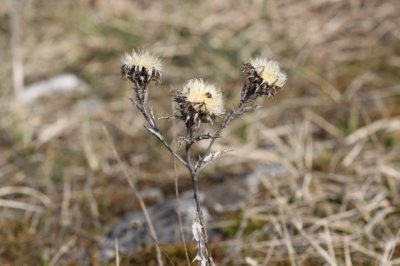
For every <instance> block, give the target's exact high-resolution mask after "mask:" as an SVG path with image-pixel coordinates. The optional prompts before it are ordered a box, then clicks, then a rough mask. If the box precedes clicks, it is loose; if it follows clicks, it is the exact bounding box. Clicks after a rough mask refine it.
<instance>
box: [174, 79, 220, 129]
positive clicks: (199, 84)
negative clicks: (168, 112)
mask: <svg viewBox="0 0 400 266" xmlns="http://www.w3.org/2000/svg"><path fill="white" fill-rule="evenodd" d="M175 101H176V102H177V103H178V107H179V109H180V112H181V114H182V115H183V117H184V119H185V120H186V121H189V120H190V119H191V120H192V121H193V122H195V123H198V122H212V120H214V119H215V118H216V117H218V116H220V115H222V114H223V113H224V107H223V99H222V92H221V90H219V89H217V88H216V87H215V86H214V85H212V84H208V83H206V82H204V81H203V80H202V79H191V80H189V81H188V82H187V83H186V85H185V86H184V87H183V89H182V90H181V91H180V92H179V93H178V95H177V96H176V97H175Z"/></svg>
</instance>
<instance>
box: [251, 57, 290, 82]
mask: <svg viewBox="0 0 400 266" xmlns="http://www.w3.org/2000/svg"><path fill="white" fill-rule="evenodd" d="M250 64H251V66H252V67H254V68H255V69H256V71H257V73H258V75H260V77H261V78H262V79H263V80H264V81H265V82H267V83H268V84H269V85H271V84H275V85H276V86H278V87H283V86H284V85H285V83H286V80H287V76H286V74H285V73H284V72H282V71H281V69H280V66H279V63H278V62H277V61H274V60H268V59H265V58H262V57H257V58H255V59H253V60H251V61H250Z"/></svg>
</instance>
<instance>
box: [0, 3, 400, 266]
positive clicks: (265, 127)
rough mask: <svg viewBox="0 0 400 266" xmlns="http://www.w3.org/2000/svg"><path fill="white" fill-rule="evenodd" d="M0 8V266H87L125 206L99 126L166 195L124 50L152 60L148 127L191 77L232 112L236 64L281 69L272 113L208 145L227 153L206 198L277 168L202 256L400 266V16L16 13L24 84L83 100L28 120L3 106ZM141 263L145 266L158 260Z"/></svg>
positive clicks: (6, 32) (229, 10) (384, 7)
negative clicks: (159, 79) (46, 85)
mask: <svg viewBox="0 0 400 266" xmlns="http://www.w3.org/2000/svg"><path fill="white" fill-rule="evenodd" d="M3 2H4V4H3ZM3 2H2V4H1V5H0V21H1V23H0V38H1V42H0V48H1V49H0V60H1V62H2V64H1V65H2V67H1V68H0V88H1V90H0V97H1V98H0V100H1V105H0V107H1V108H0V264H1V265H82V264H84V261H86V262H85V263H89V262H88V261H90V262H91V263H92V264H94V265H96V263H97V262H98V251H97V247H98V245H99V243H101V241H102V238H103V236H104V234H105V232H106V230H107V229H108V228H109V226H110V225H112V224H114V223H115V222H117V221H118V219H119V218H120V217H122V216H123V215H124V214H125V213H127V212H129V211H132V210H133V209H136V208H138V203H137V201H136V199H135V197H134V195H133V193H132V190H131V189H130V188H129V187H128V186H127V183H126V180H125V179H124V178H123V176H122V172H121V166H120V165H119V164H118V163H117V162H116V161H115V159H114V156H113V154H112V151H111V149H110V146H109V144H108V142H107V140H106V136H105V134H104V128H107V130H108V131H109V132H110V134H111V137H112V139H113V141H114V143H115V146H116V148H117V150H118V151H119V153H120V154H121V156H122V158H123V163H124V164H125V165H126V166H127V167H129V169H130V171H131V172H132V173H134V177H135V182H136V184H137V185H138V186H139V187H140V188H141V189H145V188H149V187H161V188H162V189H163V192H165V193H166V194H169V193H173V176H174V171H173V163H172V161H171V158H170V157H169V156H168V154H167V152H165V151H164V150H163V149H162V148H161V146H160V145H159V144H158V143H157V142H156V140H154V139H153V138H150V137H149V136H148V135H146V132H145V130H144V129H143V127H142V124H143V120H142V119H141V117H140V116H139V115H138V113H137V112H136V110H134V108H133V106H132V105H131V104H130V102H129V101H128V96H129V95H130V93H131V91H130V89H129V85H128V84H127V83H125V82H123V81H122V80H121V79H120V74H119V67H120V57H121V55H122V53H123V52H125V51H129V50H130V49H131V48H132V47H145V48H150V49H151V50H152V51H153V52H155V53H156V54H158V55H159V56H160V57H161V58H163V60H164V62H165V71H164V74H163V83H162V85H161V87H160V89H159V90H153V95H152V101H153V104H156V105H157V107H159V108H158V111H157V112H158V115H161V114H163V113H170V112H171V106H170V105H171V102H170V98H169V97H168V95H170V94H171V91H172V90H175V89H177V88H180V87H181V86H182V85H183V84H184V82H185V81H186V80H187V79H189V78H194V77H202V78H206V79H208V80H210V81H212V82H214V83H216V84H219V85H220V86H221V87H223V89H224V90H225V95H226V97H227V98H228V99H229V100H228V105H229V104H233V102H234V101H235V100H236V99H238V95H239V89H240V84H241V82H242V79H243V77H242V75H241V73H240V68H241V63H242V62H244V61H246V60H247V59H248V58H249V57H251V56H253V55H256V54H259V53H260V54H262V55H264V56H266V57H271V58H275V59H278V60H280V61H281V62H282V64H283V66H284V68H285V69H286V70H287V72H288V76H289V82H288V84H287V85H286V87H285V88H284V90H282V91H281V92H280V93H279V94H278V95H277V97H276V98H275V99H274V100H266V101H264V102H263V103H261V104H262V105H264V106H265V108H262V109H260V110H258V111H256V112H254V113H252V114H250V115H246V116H245V117H243V119H241V120H240V121H236V122H235V123H234V124H233V125H232V127H231V128H230V129H229V130H228V131H226V132H225V138H224V139H223V141H222V142H220V143H223V144H224V145H228V146H230V147H233V148H234V149H235V151H234V152H233V153H231V154H230V155H228V156H226V157H225V158H224V159H221V160H219V161H218V163H215V164H214V165H212V166H211V168H209V169H208V170H207V171H206V173H205V174H204V176H203V178H202V180H201V181H200V183H201V185H202V189H206V188H207V186H212V184H213V181H212V180H213V177H221V176H222V177H223V178H224V179H230V178H235V177H237V176H240V175H242V174H245V173H247V172H248V171H249V170H250V169H252V168H254V167H255V166H256V165H257V164H262V163H267V162H277V163H281V164H284V165H285V166H286V167H287V168H288V169H290V174H289V175H287V176H285V177H283V178H279V179H277V178H269V177H268V176H266V177H264V178H263V188H262V189H263V190H262V191H263V192H262V193H260V194H259V195H257V200H255V201H254V202H253V203H252V204H251V205H250V206H248V207H247V208H246V209H245V210H243V211H242V212H241V213H238V214H236V215H234V216H229V217H221V221H227V223H225V224H228V225H229V224H230V225H232V224H235V226H231V227H229V228H228V229H229V230H227V231H229V232H231V234H230V235H229V236H228V237H227V239H222V240H221V241H220V242H218V243H214V252H215V253H217V257H216V260H217V262H219V263H225V264H235V263H236V264H238V265H346V266H348V265H400V244H399V243H400V240H399V232H400V196H399V193H400V142H399V140H400V76H399V73H400V17H399V16H398V14H399V13H400V2H399V1H397V0H386V1H381V0H368V1H367V0H354V1H353V0H352V1H345V0H307V1H306V0H304V1H297V0H280V1H277V0H275V1H272V0H271V1H257V0H254V1H227V0H226V1H225V0H222V1H213V0H204V1H201V2H196V1H178V0H171V1H127V0H114V1H106V0H94V1H87V3H86V2H84V1H44V0H33V1H27V0H25V1H21V3H22V4H21V6H20V7H19V11H18V18H19V21H20V28H19V29H20V42H19V43H20V45H21V51H22V59H23V70H24V77H25V84H28V85H29V84H30V83H32V82H35V81H39V80H42V79H46V78H50V77H52V76H54V75H57V74H60V73H64V72H68V73H74V74H75V75H77V76H78V77H80V78H81V79H83V80H84V81H85V82H86V83H87V85H88V88H89V89H88V90H87V91H86V92H81V93H77V94H74V95H68V96H49V97H47V98H45V99H42V100H40V101H38V102H36V103H34V104H31V105H21V104H19V103H18V102H17V101H16V100H15V98H14V92H13V90H12V79H11V78H10V77H11V76H12V75H11V73H12V64H11V62H12V56H11V48H12V47H11V43H10V38H11V35H12V30H11V26H10V16H9V13H8V11H7V5H6V4H5V1H3ZM163 129H164V130H167V129H168V126H167V124H163ZM177 130H179V128H178V129H177ZM169 133H171V132H169ZM266 146H268V147H273V150H272V151H271V150H267V149H265V147H266ZM177 173H178V175H179V178H180V181H179V182H180V185H181V190H184V188H185V187H189V184H190V182H189V180H188V179H187V175H186V173H185V171H184V169H182V168H178V170H177ZM221 224H223V223H221ZM162 249H163V250H164V252H167V253H168V252H170V251H168V250H170V249H168V247H164V248H162ZM174 252H177V251H174ZM174 252H170V253H169V254H170V257H171V258H172V259H173V260H174V261H175V264H176V265H180V264H183V265H184V263H185V259H184V256H181V257H179V256H177V255H175V257H174ZM176 254H177V253H176ZM142 257H143V256H142ZM148 257H149V261H147V262H141V263H142V264H143V265H146V264H147V263H148V264H151V263H153V264H154V263H155V256H154V257H153V258H152V259H150V257H151V256H148ZM121 259H122V264H129V263H130V264H132V265H137V264H139V262H138V261H137V260H136V259H135V258H129V257H122V258H121ZM150 260H151V261H152V262H150ZM135 263H136V264H135Z"/></svg>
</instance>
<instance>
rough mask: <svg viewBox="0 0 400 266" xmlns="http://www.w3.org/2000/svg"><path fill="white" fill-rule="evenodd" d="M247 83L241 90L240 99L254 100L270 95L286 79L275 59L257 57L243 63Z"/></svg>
mask: <svg viewBox="0 0 400 266" xmlns="http://www.w3.org/2000/svg"><path fill="white" fill-rule="evenodd" d="M243 72H244V73H245V74H246V78H247V81H248V82H247V84H246V85H245V86H244V88H243V90H242V101H249V100H255V99H256V98H257V97H261V96H263V95H266V96H268V97H272V96H274V95H275V93H276V92H277V91H278V90H279V89H281V88H282V87H283V86H284V85H285V83H286V80H287V76H286V74H285V73H284V72H283V71H282V70H281V68H280V65H279V63H278V62H277V61H274V60H268V59H265V58H262V57H257V58H255V59H253V60H251V61H250V63H248V64H245V65H244V69H243Z"/></svg>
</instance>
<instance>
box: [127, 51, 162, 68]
mask: <svg viewBox="0 0 400 266" xmlns="http://www.w3.org/2000/svg"><path fill="white" fill-rule="evenodd" d="M122 63H123V64H124V65H129V66H141V67H144V68H147V69H154V70H156V71H159V72H161V70H162V62H161V60H160V59H159V58H158V57H155V56H153V55H151V54H150V53H149V52H147V51H137V52H136V51H135V50H133V51H132V53H126V54H125V56H124V58H123V59H122Z"/></svg>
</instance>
